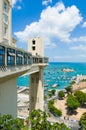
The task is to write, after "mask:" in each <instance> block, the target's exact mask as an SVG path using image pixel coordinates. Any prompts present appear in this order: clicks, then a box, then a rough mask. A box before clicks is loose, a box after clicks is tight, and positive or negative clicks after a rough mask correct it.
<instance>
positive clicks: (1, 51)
mask: <svg viewBox="0 0 86 130" xmlns="http://www.w3.org/2000/svg"><path fill="white" fill-rule="evenodd" d="M3 65H5V48H4V47H2V46H0V66H3Z"/></svg>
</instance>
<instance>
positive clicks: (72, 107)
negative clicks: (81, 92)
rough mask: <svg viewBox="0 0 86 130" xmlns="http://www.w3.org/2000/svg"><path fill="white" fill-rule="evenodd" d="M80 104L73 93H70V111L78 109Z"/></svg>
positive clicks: (68, 102) (68, 100)
mask: <svg viewBox="0 0 86 130" xmlns="http://www.w3.org/2000/svg"><path fill="white" fill-rule="evenodd" d="M79 106H80V103H79V102H78V101H77V99H76V98H75V97H73V96H72V95H69V96H68V98H67V107H68V109H69V111H70V112H73V111H74V110H75V109H77V108H78V107H79Z"/></svg>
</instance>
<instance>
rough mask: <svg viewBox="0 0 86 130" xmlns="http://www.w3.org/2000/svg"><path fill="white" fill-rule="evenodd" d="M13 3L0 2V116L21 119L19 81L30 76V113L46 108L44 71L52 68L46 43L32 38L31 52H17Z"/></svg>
mask: <svg viewBox="0 0 86 130" xmlns="http://www.w3.org/2000/svg"><path fill="white" fill-rule="evenodd" d="M11 12H12V1H11V0H1V1H0V115H3V114H11V115H12V116H13V117H17V78H18V77H19V76H20V75H23V74H25V73H27V75H30V111H32V110H33V109H41V110H43V107H44V104H43V102H44V100H43V70H44V67H45V66H46V65H48V58H47V57H44V48H43V41H42V39H41V38H38V37H37V38H32V39H30V42H29V49H30V50H28V51H24V50H22V49H19V48H17V46H16V39H14V38H12V36H11V29H12V27H11Z"/></svg>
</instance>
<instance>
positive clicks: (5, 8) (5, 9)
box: [4, 2, 8, 12]
mask: <svg viewBox="0 0 86 130" xmlns="http://www.w3.org/2000/svg"><path fill="white" fill-rule="evenodd" d="M7 10H8V9H7V3H6V2H4V12H7Z"/></svg>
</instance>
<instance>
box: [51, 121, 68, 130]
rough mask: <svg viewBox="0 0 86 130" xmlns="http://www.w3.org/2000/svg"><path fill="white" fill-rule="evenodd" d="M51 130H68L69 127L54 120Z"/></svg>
mask: <svg viewBox="0 0 86 130" xmlns="http://www.w3.org/2000/svg"><path fill="white" fill-rule="evenodd" d="M51 130H69V128H68V127H67V126H66V125H65V124H64V123H61V124H59V123H58V122H56V123H54V124H53V125H52V127H51Z"/></svg>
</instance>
